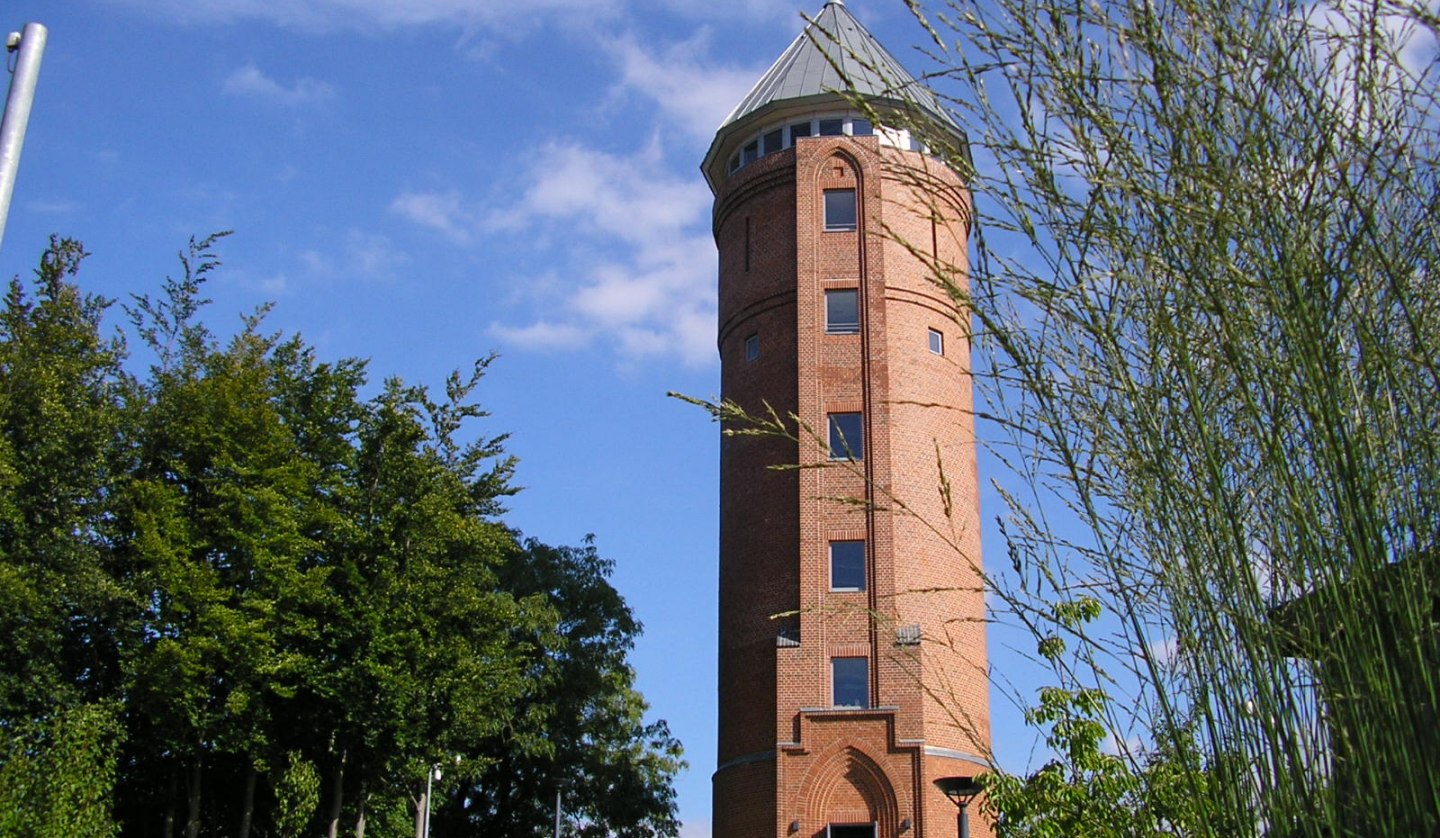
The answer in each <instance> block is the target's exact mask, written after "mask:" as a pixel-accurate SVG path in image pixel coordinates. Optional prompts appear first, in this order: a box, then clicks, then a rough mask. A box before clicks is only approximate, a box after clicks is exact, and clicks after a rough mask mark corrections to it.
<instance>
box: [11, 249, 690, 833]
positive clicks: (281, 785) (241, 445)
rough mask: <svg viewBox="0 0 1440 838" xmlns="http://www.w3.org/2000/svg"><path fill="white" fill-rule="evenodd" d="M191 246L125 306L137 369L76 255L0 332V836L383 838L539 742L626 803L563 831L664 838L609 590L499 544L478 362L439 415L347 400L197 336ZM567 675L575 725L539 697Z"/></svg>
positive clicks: (338, 369)
mask: <svg viewBox="0 0 1440 838" xmlns="http://www.w3.org/2000/svg"><path fill="white" fill-rule="evenodd" d="M219 238H220V237H218V236H216V237H210V238H207V239H204V240H200V241H194V242H192V243H191V247H190V249H189V250H188V251H187V252H186V253H184V254H182V256H181V266H182V269H183V273H182V274H181V277H180V278H179V279H172V280H167V282H166V283H165V285H164V287H163V288H162V293H161V294H160V295H159V296H157V297H153V298H152V297H149V296H145V295H141V296H137V297H136V298H135V299H134V302H133V304H132V305H131V306H130V307H129V312H130V315H131V325H132V327H133V332H134V334H135V335H136V336H137V337H138V338H139V344H138V345H139V347H140V349H141V351H142V352H143V354H144V355H145V356H146V357H147V358H148V359H149V360H150V362H151V363H150V366H149V367H148V369H147V370H146V371H145V372H144V373H143V374H132V373H130V372H128V371H127V370H126V369H125V368H124V367H123V366H122V363H123V360H124V350H125V347H124V346H123V344H122V343H121V342H120V341H118V340H104V339H102V338H101V318H102V315H103V314H104V312H105V309H106V303H105V302H104V301H101V300H97V299H93V298H87V297H85V296H84V295H82V294H80V292H79V291H78V290H77V289H76V288H75V286H74V285H73V284H72V279H71V278H72V277H73V276H74V274H75V272H76V270H77V269H78V267H79V264H80V261H81V258H82V257H83V251H82V249H81V248H80V246H79V245H78V244H75V243H73V242H68V241H63V240H56V241H55V242H54V243H53V244H52V248H51V250H50V251H48V252H47V254H46V255H45V258H44V259H43V260H42V264H41V268H40V271H39V273H38V275H37V280H36V282H35V284H34V290H33V291H32V290H30V289H29V288H27V287H26V286H25V285H24V284H22V283H20V282H19V281H18V280H17V281H16V282H15V283H13V284H12V287H11V291H10V294H9V295H8V297H7V298H6V301H5V308H4V310H3V311H0V330H3V331H0V384H3V386H0V582H3V584H0V626H3V628H4V630H5V631H6V632H7V634H6V637H7V639H13V642H12V643H10V644H8V645H7V647H6V649H5V651H4V652H3V655H0V664H3V665H0V809H3V810H4V811H3V814H0V835H17V836H18V835H46V836H48V835H56V836H58V835H77V836H90V835H95V836H101V835H112V834H116V833H117V832H119V833H120V834H127V835H161V836H165V838H171V837H172V836H174V835H176V834H183V835H185V836H186V838H198V836H201V835H215V834H226V835H237V836H239V838H250V836H252V835H299V834H316V833H319V832H326V833H328V834H329V835H331V836H336V835H339V834H340V833H341V832H342V831H344V832H346V833H353V834H356V835H363V834H364V833H365V831H366V829H367V828H369V829H371V830H372V831H374V832H377V833H378V834H381V835H400V834H405V833H406V832H408V831H409V829H410V824H411V823H413V822H414V819H415V817H416V813H417V812H416V810H417V806H419V805H423V803H422V801H421V800H420V797H421V794H422V792H423V790H424V788H425V777H426V775H427V773H428V772H429V770H430V769H431V766H433V765H435V764H437V763H438V764H444V765H445V766H446V767H447V769H453V770H449V771H448V775H449V776H448V778H447V780H446V781H445V782H444V783H442V784H441V785H440V786H439V787H438V789H437V792H438V793H439V794H440V795H441V796H442V797H445V798H453V797H455V796H456V795H455V794H454V792H455V790H456V788H457V780H458V779H459V778H460V777H464V776H470V777H486V776H489V777H491V778H492V779H493V780H494V781H495V782H500V779H501V775H493V774H490V773H489V772H491V770H492V769H493V767H494V766H495V764H496V763H497V762H499V761H501V760H504V759H507V758H509V754H508V752H507V750H506V748H507V747H510V746H513V747H517V748H518V747H522V746H523V747H525V748H527V749H529V751H534V752H536V753H538V752H539V751H540V750H543V748H542V747H541V745H539V744H537V743H543V742H545V740H546V733H547V731H546V729H545V728H546V726H547V725H550V724H552V723H554V724H557V725H558V724H561V723H565V724H572V725H573V728H574V729H575V730H576V731H578V732H579V733H580V734H583V735H585V736H588V737H589V739H588V740H587V741H588V743H589V744H590V745H592V746H593V747H594V748H595V749H596V751H597V753H596V755H594V756H593V757H592V758H591V762H592V763H593V764H594V765H595V766H597V767H596V768H595V769H594V770H593V771H592V773H591V775H590V776H592V777H601V776H602V769H605V770H611V771H614V772H616V775H617V777H616V779H614V780H613V781H611V782H610V783H609V784H608V787H609V788H610V789H612V790H615V791H617V792H622V791H623V793H624V795H625V796H626V800H628V801H629V805H628V807H627V806H624V805H614V804H608V805H607V804H606V802H605V801H603V800H600V798H599V797H598V795H599V794H600V791H599V788H598V787H597V789H596V793H597V798H596V800H597V802H595V803H594V804H593V806H592V808H591V809H590V810H588V812H587V817H588V818H589V819H590V822H591V823H593V824H596V825H599V826H597V828H601V829H604V828H608V827H605V826H603V824H605V823H606V822H607V821H608V822H613V824H614V827H613V829H614V831H616V832H624V833H625V834H638V833H635V832H634V828H633V825H634V824H637V823H646V824H650V825H651V826H653V827H654V830H653V831H654V832H660V833H663V832H672V833H673V831H674V829H675V827H676V824H675V822H674V820H673V800H672V795H673V792H672V791H671V788H670V783H671V781H672V778H673V774H674V771H675V768H676V765H677V759H678V757H677V755H678V746H677V745H676V743H675V742H674V741H673V740H672V739H670V737H669V736H668V734H667V733H666V732H665V729H664V726H663V723H659V724H658V725H647V724H645V722H644V720H643V718H642V714H643V711H644V709H645V706H644V702H643V699H641V697H640V696H639V694H638V693H635V692H634V691H633V689H632V688H631V685H632V682H633V675H632V673H631V672H630V670H629V668H628V665H627V664H626V652H627V651H628V649H629V648H630V644H631V642H632V640H633V637H634V635H635V633H636V632H638V625H636V624H635V623H634V621H633V619H632V618H631V617H630V613H629V611H628V609H627V608H626V607H625V605H624V602H623V600H621V599H620V597H619V595H618V593H616V592H615V591H614V590H613V589H612V588H610V587H609V585H608V584H607V583H605V582H604V579H603V575H604V573H605V572H607V571H608V565H607V564H605V563H604V562H603V561H602V560H600V559H599V558H598V556H596V555H595V553H594V550H593V548H587V549H586V550H584V551H576V552H574V553H572V552H571V551H566V550H555V549H553V548H547V547H544V546H543V545H540V544H538V543H535V542H530V543H528V544H527V545H525V546H522V544H521V542H520V537H519V535H518V534H517V533H515V532H514V531H512V530H510V529H509V528H507V527H506V526H505V525H504V523H503V521H502V520H501V515H502V513H503V509H502V507H501V501H502V499H503V498H504V497H505V496H507V495H508V494H510V493H511V492H513V491H514V490H513V488H512V487H511V484H510V480H511V477H512V474H513V472H514V466H515V464H514V460H513V458H511V457H509V456H508V455H506V454H505V452H504V446H503V443H504V437H503V436H501V437H486V436H480V435H477V434H476V433H475V428H474V424H475V421H476V420H479V419H481V418H483V417H484V416H485V414H484V412H483V411H481V410H480V409H479V408H478V407H477V406H476V405H475V404H474V401H473V395H474V391H475V388H476V387H477V385H478V384H479V383H480V381H481V379H482V377H483V375H484V372H485V370H486V368H487V366H488V364H489V363H490V360H489V359H486V360H483V361H481V362H480V363H478V364H476V366H475V367H474V369H473V371H472V373H471V374H470V375H468V376H460V375H456V376H453V377H452V378H451V379H450V380H449V381H448V382H447V385H446V388H445V394H444V397H443V398H438V399H437V398H434V397H432V395H431V394H430V392H429V391H428V390H427V389H426V388H423V387H415V386H410V385H406V384H404V383H403V382H401V381H399V380H392V381H388V382H386V383H385V384H384V385H383V386H382V387H381V388H380V389H379V392H378V393H376V394H374V395H367V394H366V387H367V384H366V372H365V364H364V363H363V362H360V361H356V360H343V361H340V362H337V363H323V362H320V361H319V360H317V358H316V355H315V352H314V350H313V349H312V348H311V347H309V346H308V345H306V344H305V343H304V342H303V341H301V340H300V339H299V338H285V337H282V336H279V335H274V334H269V333H267V332H265V331H264V330H263V317H264V313H265V312H264V311H263V310H262V311H260V312H258V313H256V314H255V315H253V316H251V317H247V318H244V319H243V321H242V324H241V327H240V329H239V330H238V331H236V333H235V334H233V335H232V336H230V337H228V338H220V337H217V336H216V335H215V334H213V333H212V332H211V331H210V330H209V329H208V328H207V327H206V326H205V325H204V323H203V321H202V320H201V319H200V315H201V313H202V312H203V311H204V306H205V303H206V301H205V300H204V299H203V297H202V291H203V286H204V282H205V281H206V279H207V277H208V276H209V275H210V274H212V273H213V272H214V271H215V270H216V269H217V268H218V266H219V261H218V259H217V258H216V257H215V255H214V247H215V245H216V243H217V242H218V240H219ZM32 297H33V298H32ZM555 556H565V557H578V558H575V559H574V561H572V562H571V564H572V565H573V566H574V567H575V568H577V569H576V570H575V571H574V574H573V576H572V577H564V579H565V580H568V581H565V582H564V584H562V583H561V582H556V583H555V584H556V585H561V587H565V585H568V586H569V587H568V588H567V589H566V590H567V592H566V593H565V594H563V595H560V596H552V591H550V590H548V589H545V588H543V586H542V585H541V583H540V582H536V581H533V580H532V576H533V577H536V578H539V577H543V576H545V575H546V574H552V575H553V574H555V573H557V572H558V571H556V569H555V568H557V567H559V566H560V565H561V564H564V563H563V562H559V561H558V560H556V559H555V558H554V557H555ZM531 563H533V564H534V567H529V564H531ZM568 566H569V565H567V567H568ZM527 574H528V575H527ZM561 576H562V577H563V576H564V574H563V573H562V574H561ZM546 578H548V577H546ZM590 584H594V585H597V586H599V587H597V588H596V590H594V591H588V590H582V588H583V587H584V586H585V585H590ZM597 597H598V599H595V598H597ZM587 598H588V599H587ZM592 600H594V602H593V605H594V613H593V614H590V613H585V612H584V609H585V608H586V607H589V606H590V605H591V604H592ZM571 621H574V622H573V623H572V622H571ZM587 621H589V622H587ZM580 623H584V624H585V625H586V626H590V627H588V628H576V625H578V624H580ZM608 644H613V646H612V645H608ZM582 659H583V660H584V661H585V665H584V666H580V665H578V664H576V665H574V666H572V667H571V668H569V669H568V670H566V671H565V672H561V671H560V670H559V669H557V668H554V667H551V666H548V665H547V662H550V661H557V662H558V661H571V660H575V661H578V660H582ZM582 675H583V676H584V677H585V678H587V679H590V680H589V681H586V682H584V684H583V685H581V684H579V683H578V682H577V684H576V685H573V686H574V687H581V688H582V692H581V693H580V696H586V695H589V693H586V692H584V691H590V692H591V693H593V694H594V697H593V699H586V698H584V697H579V696H576V695H572V692H571V690H568V689H562V688H561V687H560V685H559V684H558V682H557V679H558V678H560V677H567V676H574V677H576V678H577V679H578V678H579V677H580V676H582ZM586 700H590V701H591V702H592V703H590V704H585V703H584V702H585V701H586ZM566 701H574V702H577V705H576V706H577V708H583V709H576V708H568V706H567V707H560V706H559V705H562V704H564V702H566ZM605 702H608V704H607V705H606V707H605V708H604V709H603V710H602V709H600V705H601V704H602V703H605ZM572 716H573V717H577V718H579V717H583V718H584V719H585V721H572V720H571V719H572ZM577 735H578V734H577ZM574 747H575V748H580V747H581V746H580V745H579V744H578V743H577V744H576V745H575V746H574ZM546 753H549V752H548V751H546ZM457 828H459V829H462V830H463V829H467V828H468V827H465V826H463V825H461V826H458V827H457ZM436 834H437V835H438V834H440V833H438V832H437V833H436ZM644 834H651V832H646V833H644Z"/></svg>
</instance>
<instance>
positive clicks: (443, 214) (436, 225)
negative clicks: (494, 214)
mask: <svg viewBox="0 0 1440 838" xmlns="http://www.w3.org/2000/svg"><path fill="white" fill-rule="evenodd" d="M390 210H391V212H395V213H398V214H399V215H400V216H402V217H404V218H407V219H409V220H410V221H413V222H415V223H416V224H419V225H420V226H422V227H428V228H430V229H432V230H435V231H437V232H439V233H441V234H442V235H444V236H445V237H446V238H448V239H450V240H451V241H453V242H455V243H456V244H469V243H470V241H471V240H472V238H473V237H474V236H473V234H474V230H475V227H476V225H477V222H476V220H475V219H474V218H473V217H471V216H470V214H469V213H468V212H466V211H465V209H463V208H462V207H461V205H460V193H459V192H456V191H454V190H450V191H447V192H405V193H402V194H401V195H399V196H398V197H396V198H395V200H393V201H391V202H390Z"/></svg>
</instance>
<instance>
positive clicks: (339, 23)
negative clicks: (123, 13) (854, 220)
mask: <svg viewBox="0 0 1440 838" xmlns="http://www.w3.org/2000/svg"><path fill="white" fill-rule="evenodd" d="M116 1H117V2H121V3H125V4H127V5H130V6H133V7H135V8H137V9H139V10H141V11H143V12H145V13H147V14H149V15H151V16H153V17H158V18H162V19H164V20H168V21H173V22H177V23H186V24H213V23H234V22H238V21H247V20H248V21H262V22H266V23H270V24H272V25H275V26H281V27H286V28H294V29H306V30H311V31H328V30H334V29H360V30H376V29H381V30H389V29H394V28H396V27H403V26H426V25H446V26H455V27H461V28H464V29H469V30H473V29H476V28H481V27H491V28H495V27H500V26H506V27H511V28H514V27H519V28H522V29H523V28H528V27H531V26H535V25H538V24H542V23H544V22H546V21H547V20H553V21H555V22H557V23H561V24H563V25H571V26H574V27H575V28H576V29H577V31H584V29H585V28H586V25H587V24H588V23H591V22H594V21H597V20H606V19H613V18H616V17H618V16H620V15H622V14H626V13H629V14H631V15H647V14H654V12H655V11H657V10H659V11H662V12H666V13H671V14H677V15H680V16H683V17H687V18H691V19H702V20H729V21H734V20H736V19H737V18H738V19H743V20H749V21H757V22H765V21H774V20H784V19H785V18H787V17H790V18H794V19H795V20H796V29H797V31H798V28H799V25H800V24H799V18H798V14H797V13H796V9H795V8H794V7H792V6H787V5H786V4H784V3H775V2H773V0H738V1H737V2H729V3H716V2H714V0H525V2H523V3H522V2H515V0H116ZM808 11H810V12H811V13H813V12H814V11H815V10H814V9H809V10H808Z"/></svg>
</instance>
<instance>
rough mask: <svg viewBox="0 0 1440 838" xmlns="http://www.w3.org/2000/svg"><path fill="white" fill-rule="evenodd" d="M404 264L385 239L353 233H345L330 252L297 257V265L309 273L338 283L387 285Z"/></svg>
mask: <svg viewBox="0 0 1440 838" xmlns="http://www.w3.org/2000/svg"><path fill="white" fill-rule="evenodd" d="M406 261H407V259H406V256H405V254H403V253H401V252H400V251H398V250H396V249H395V246H394V245H393V244H391V242H390V239H389V238H388V237H387V236H383V235H378V234H374V233H366V232H364V231H362V230H355V229H352V230H349V231H347V232H346V234H345V239H344V241H342V242H340V243H339V244H338V245H336V246H335V249H334V251H333V252H326V251H320V250H306V251H303V252H301V253H300V263H301V264H302V265H304V266H305V269H306V270H307V271H309V272H310V273H312V274H315V275H317V276H322V277H333V278H340V279H358V280H369V281H377V280H378V281H389V280H392V279H394V278H395V275H396V273H397V272H398V270H399V268H400V266H401V265H403V264H404V263H405V262H406Z"/></svg>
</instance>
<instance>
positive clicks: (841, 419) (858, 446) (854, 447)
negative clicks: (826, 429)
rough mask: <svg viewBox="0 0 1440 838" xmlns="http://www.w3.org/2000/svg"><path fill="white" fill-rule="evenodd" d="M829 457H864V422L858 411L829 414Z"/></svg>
mask: <svg viewBox="0 0 1440 838" xmlns="http://www.w3.org/2000/svg"><path fill="white" fill-rule="evenodd" d="M830 459H832V460H863V459H865V423H864V422H863V421H861V415H860V414H859V413H832V414H830Z"/></svg>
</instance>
